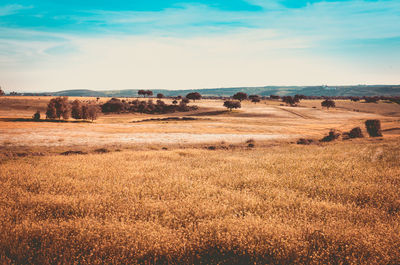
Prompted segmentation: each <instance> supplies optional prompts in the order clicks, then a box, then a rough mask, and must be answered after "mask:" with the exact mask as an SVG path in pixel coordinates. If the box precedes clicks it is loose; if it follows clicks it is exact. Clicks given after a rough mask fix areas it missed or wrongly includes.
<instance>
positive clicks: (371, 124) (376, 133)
mask: <svg viewBox="0 0 400 265" xmlns="http://www.w3.org/2000/svg"><path fill="white" fill-rule="evenodd" d="M365 127H366V128H367V132H368V134H369V136H370V137H381V136H382V131H381V121H380V120H367V121H366V122H365Z"/></svg>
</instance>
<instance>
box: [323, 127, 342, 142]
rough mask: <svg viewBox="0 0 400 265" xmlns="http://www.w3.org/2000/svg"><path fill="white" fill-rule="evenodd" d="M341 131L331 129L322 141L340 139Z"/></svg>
mask: <svg viewBox="0 0 400 265" xmlns="http://www.w3.org/2000/svg"><path fill="white" fill-rule="evenodd" d="M339 136H340V133H339V132H337V131H335V130H330V132H329V134H328V135H327V136H325V137H324V138H322V139H321V142H331V141H334V140H336V139H338V138H339Z"/></svg>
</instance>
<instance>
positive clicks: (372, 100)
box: [364, 97, 380, 103]
mask: <svg viewBox="0 0 400 265" xmlns="http://www.w3.org/2000/svg"><path fill="white" fill-rule="evenodd" d="M364 100H365V103H378V101H379V100H380V98H379V97H364Z"/></svg>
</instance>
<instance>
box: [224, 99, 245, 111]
mask: <svg viewBox="0 0 400 265" xmlns="http://www.w3.org/2000/svg"><path fill="white" fill-rule="evenodd" d="M224 107H226V108H228V109H229V111H232V109H238V108H241V107H242V105H241V104H240V101H239V102H238V101H231V100H227V101H225V102H224Z"/></svg>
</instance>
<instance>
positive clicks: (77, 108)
mask: <svg viewBox="0 0 400 265" xmlns="http://www.w3.org/2000/svg"><path fill="white" fill-rule="evenodd" d="M99 112H100V107H99V105H97V104H94V103H89V104H88V103H82V102H81V101H79V100H74V101H73V102H72V104H71V116H72V118H74V119H77V120H78V119H83V120H92V121H93V120H96V119H97V116H98V113H99Z"/></svg>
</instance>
